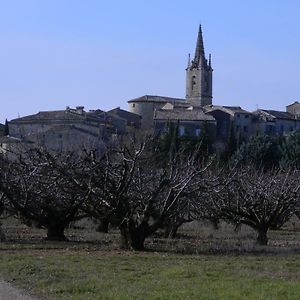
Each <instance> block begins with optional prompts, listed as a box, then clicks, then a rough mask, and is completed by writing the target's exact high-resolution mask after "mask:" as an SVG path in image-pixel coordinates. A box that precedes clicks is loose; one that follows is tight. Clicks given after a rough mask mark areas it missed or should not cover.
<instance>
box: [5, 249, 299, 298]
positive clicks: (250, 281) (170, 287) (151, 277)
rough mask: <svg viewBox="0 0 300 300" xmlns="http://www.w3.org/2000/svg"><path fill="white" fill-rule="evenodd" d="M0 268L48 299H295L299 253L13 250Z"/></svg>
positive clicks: (10, 276) (297, 290)
mask: <svg viewBox="0 0 300 300" xmlns="http://www.w3.org/2000/svg"><path fill="white" fill-rule="evenodd" d="M0 268H1V273H2V275H3V276H5V277H6V278H9V279H11V280H12V279H13V280H14V281H15V282H16V283H17V284H18V285H21V286H24V287H28V286H30V287H32V290H31V291H32V292H33V293H35V294H38V295H41V296H44V297H47V298H48V299H128V300H129V299H141V300H142V299H211V300H213V299H230V300H233V299H253V300H254V299H282V300H286V299H295V300H298V299H300V255H292V256H289V257H282V256H251V255H250V256H248V255H247V256H214V255H210V256H208V255H199V256H190V255H167V254H161V253H159V254H157V253H140V254H133V253H117V252H114V253H112V252H99V251H96V252H92V253H91V252H84V251H79V252H78V251H76V252H72V251H70V252H69V251H66V250H64V251H52V252H49V251H33V252H27V251H24V252H22V253H20V251H18V252H16V253H13V252H10V253H2V254H1V258H0Z"/></svg>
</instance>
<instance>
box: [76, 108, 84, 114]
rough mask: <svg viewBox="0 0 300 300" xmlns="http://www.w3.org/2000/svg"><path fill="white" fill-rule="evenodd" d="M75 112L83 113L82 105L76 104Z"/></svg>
mask: <svg viewBox="0 0 300 300" xmlns="http://www.w3.org/2000/svg"><path fill="white" fill-rule="evenodd" d="M76 112H77V113H78V114H80V115H82V114H83V113H84V106H76Z"/></svg>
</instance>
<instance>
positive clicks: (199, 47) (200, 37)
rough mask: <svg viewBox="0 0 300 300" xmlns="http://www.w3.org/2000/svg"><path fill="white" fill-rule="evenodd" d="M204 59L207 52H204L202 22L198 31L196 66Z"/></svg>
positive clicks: (194, 61)
mask: <svg viewBox="0 0 300 300" xmlns="http://www.w3.org/2000/svg"><path fill="white" fill-rule="evenodd" d="M202 59H205V52H204V43H203V35H202V27H201V24H200V25H199V31H198V38H197V45H196V50H195V57H194V60H193V64H194V67H199V65H200V63H201V60H202Z"/></svg>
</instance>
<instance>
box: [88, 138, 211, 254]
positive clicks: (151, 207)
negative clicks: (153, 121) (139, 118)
mask: <svg viewBox="0 0 300 300" xmlns="http://www.w3.org/2000/svg"><path fill="white" fill-rule="evenodd" d="M136 144H137V143H136V141H132V143H131V144H129V145H126V146H124V145H123V146H120V147H118V148H117V149H114V150H111V151H109V152H108V153H107V154H106V156H105V158H102V159H101V160H94V161H93V168H92V167H91V171H92V170H93V173H94V176H93V177H92V178H91V180H90V186H91V192H90V208H89V211H90V212H92V213H93V214H94V217H97V216H98V217H100V218H107V217H109V219H110V220H111V222H112V223H114V224H116V225H117V226H118V227H119V229H120V232H121V238H122V247H123V248H126V249H134V250H143V249H144V242H145V239H146V238H147V237H148V236H149V235H151V234H152V233H154V232H155V231H157V230H158V229H159V228H161V227H163V225H164V224H165V221H166V220H169V219H171V218H174V217H175V215H176V213H177V212H179V211H182V210H185V209H186V207H187V205H188V201H187V198H188V197H187V196H188V195H189V194H190V193H191V192H192V188H193V186H195V187H196V186H197V185H195V181H197V180H198V177H199V176H200V177H201V176H203V174H204V173H205V172H206V170H207V168H208V167H209V163H206V164H199V163H198V162H197V160H196V159H195V157H196V155H195V153H193V154H190V155H184V156H183V155H181V153H180V152H178V153H176V154H174V155H172V157H171V158H170V161H169V163H167V164H163V166H158V165H157V164H156V163H155V159H154V158H153V152H152V151H151V150H149V145H151V144H152V142H150V141H149V140H146V141H144V142H142V143H140V144H139V146H136Z"/></svg>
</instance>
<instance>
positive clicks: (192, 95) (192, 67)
mask: <svg viewBox="0 0 300 300" xmlns="http://www.w3.org/2000/svg"><path fill="white" fill-rule="evenodd" d="M212 73H213V69H212V67H211V55H209V61H208V62H207V59H206V58H205V52H204V44H203V36H202V29H201V25H200V27H199V33H198V39H197V46H196V51H195V57H194V59H193V60H192V61H191V59H190V55H189V60H188V66H187V68H186V100H187V102H189V103H190V104H192V105H195V106H205V105H210V104H212Z"/></svg>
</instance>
